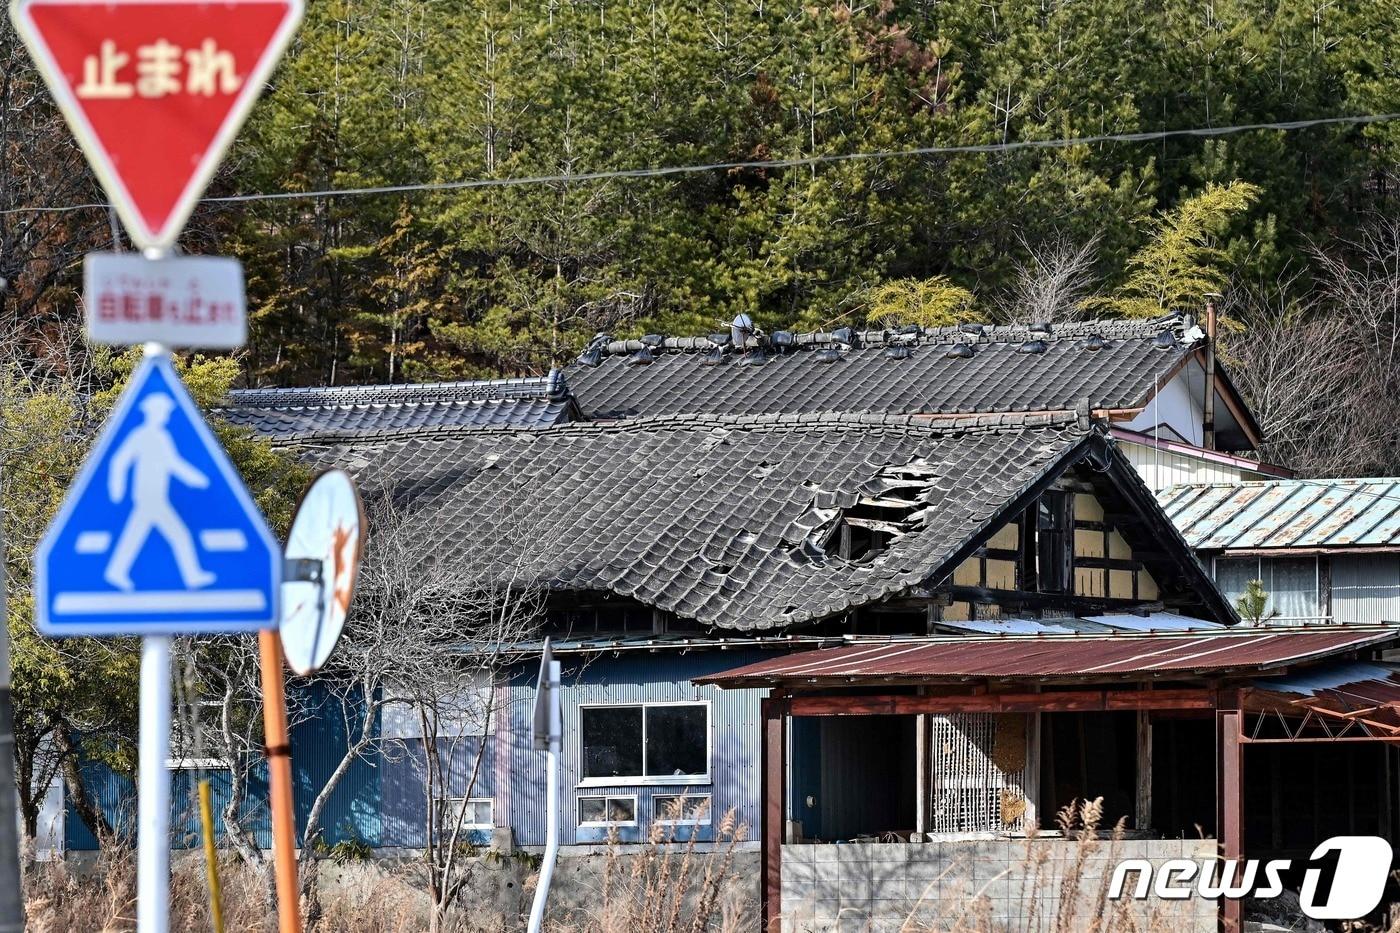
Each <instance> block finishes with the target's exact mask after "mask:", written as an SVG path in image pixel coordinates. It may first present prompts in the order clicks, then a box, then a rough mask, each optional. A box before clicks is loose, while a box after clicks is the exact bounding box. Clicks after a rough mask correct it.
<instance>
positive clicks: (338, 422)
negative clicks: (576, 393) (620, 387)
mask: <svg viewBox="0 0 1400 933" xmlns="http://www.w3.org/2000/svg"><path fill="white" fill-rule="evenodd" d="M571 406H572V403H571V401H570V399H569V394H568V387H567V386H566V385H565V383H564V377H563V374H562V373H560V372H558V371H557V370H556V371H555V372H553V373H551V374H550V375H548V376H539V377H533V378H528V379H491V380H479V381H473V382H437V383H420V384H415V385H370V386H337V387H334V388H311V389H235V390H234V391H232V392H230V393H229V402H228V405H227V406H226V407H224V408H221V409H218V410H217V413H218V414H219V415H221V416H222V417H223V418H224V419H225V420H227V421H229V422H231V423H233V424H237V425H243V426H246V427H249V428H252V429H253V431H255V432H256V433H258V434H261V435H263V436H265V437H272V438H277V439H281V440H299V439H305V438H310V437H315V436H318V435H322V434H333V435H350V434H378V433H384V432H393V431H402V430H414V429H420V428H437V427H507V426H510V427H524V428H543V427H548V426H550V425H554V424H559V423H561V422H564V421H568V420H570V414H571V411H572V408H571Z"/></svg>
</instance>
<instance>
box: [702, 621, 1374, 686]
mask: <svg viewBox="0 0 1400 933" xmlns="http://www.w3.org/2000/svg"><path fill="white" fill-rule="evenodd" d="M1396 639H1400V627H1396V626H1373V625H1368V626H1338V625H1332V626H1327V627H1325V628H1316V629H1284V628H1257V629H1248V630H1243V631H1241V630H1239V629H1236V630H1232V631H1222V632H1209V633H1201V632H1187V633H1177V634H1149V635H1137V634H1115V635H1036V636H1024V635H1003V636H998V637H992V638H973V637H966V636H963V637H959V636H952V637H935V638H920V639H910V640H908V641H897V642H890V643H888V644H882V645H873V646H868V645H860V646H853V647H848V648H825V649H819V650H816V651H805V652H799V653H795V654H788V655H784V656H783V657H780V658H773V659H771V660H766V661H761V662H758V663H756V664H750V665H746V666H744V667H739V668H735V669H734V670H730V671H724V672H721V673H718V674H712V675H710V676H708V677H704V678H700V679H698V680H697V681H696V682H697V683H716V684H719V685H721V686H724V687H753V686H764V685H778V684H786V685H793V686H797V685H804V684H808V685H809V684H823V685H827V686H836V685H848V684H852V685H854V684H862V683H864V684H873V683H887V682H891V681H902V682H933V681H959V680H975V679H983V678H985V679H990V680H1011V679H1018V678H1020V679H1036V680H1039V679H1059V680H1094V679H1097V678H1103V679H1106V680H1116V679H1120V678H1124V677H1143V678H1150V677H1156V676H1159V675H1164V674H1176V675H1190V674H1208V675H1219V674H1223V673H1227V672H1237V671H1248V672H1259V671H1261V670H1268V669H1271V668H1279V667H1283V666H1286V665H1290V664H1297V663H1300V662H1307V661H1316V660H1319V659H1322V658H1328V657H1334V656H1336V655H1340V654H1344V653H1346V652H1348V651H1351V650H1354V649H1357V648H1364V647H1368V646H1372V645H1378V644H1381V643H1384V642H1388V641H1394V640H1396Z"/></svg>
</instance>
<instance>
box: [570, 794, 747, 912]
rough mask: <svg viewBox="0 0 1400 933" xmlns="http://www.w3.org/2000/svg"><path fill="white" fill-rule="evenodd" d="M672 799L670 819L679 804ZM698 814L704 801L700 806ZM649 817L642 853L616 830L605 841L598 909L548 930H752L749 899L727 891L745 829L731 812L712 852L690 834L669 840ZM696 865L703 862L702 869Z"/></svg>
mask: <svg viewBox="0 0 1400 933" xmlns="http://www.w3.org/2000/svg"><path fill="white" fill-rule="evenodd" d="M683 806H684V803H683V800H682V799H680V798H678V799H677V800H676V801H675V803H674V805H673V809H674V812H673V813H670V814H669V819H671V820H678V819H679V818H680V817H681V811H682V809H683ZM700 812H702V813H703V812H704V811H703V805H702V810H701V811H700ZM669 830H671V827H667V826H664V825H663V824H661V823H656V822H654V823H653V824H652V826H651V830H650V833H649V835H648V837H647V840H646V845H645V846H644V847H643V848H642V850H641V851H639V852H636V853H633V854H630V855H626V854H622V849H621V847H620V846H619V845H618V844H617V837H616V831H614V832H613V834H612V836H611V837H610V839H609V846H608V853H607V855H606V856H604V858H605V860H606V861H605V863H604V866H603V885H602V890H601V891H600V892H599V898H598V905H597V906H596V907H593V908H590V909H586V910H578V911H574V912H573V915H572V916H570V917H568V918H567V919H566V920H564V921H561V922H555V923H552V924H550V925H549V929H550V933H711V931H717V933H738V931H740V930H753V929H757V928H758V918H757V916H756V914H755V912H754V907H755V905H754V904H753V903H752V898H742V897H736V896H726V892H727V891H728V890H729V882H730V880H731V875H732V872H733V868H734V856H735V853H736V852H737V851H738V847H739V844H740V843H741V842H743V841H744V839H745V837H746V835H747V827H746V826H745V825H744V824H742V823H740V822H739V821H738V818H737V817H736V815H735V813H734V811H733V810H730V811H729V812H727V813H725V814H724V816H723V818H721V819H720V820H719V821H718V823H717V824H716V826H715V833H714V836H715V840H716V844H715V851H714V852H713V853H707V854H705V855H703V856H702V855H701V854H700V853H699V852H697V849H696V839H695V837H694V835H692V836H691V837H690V838H689V839H688V840H686V841H684V842H677V841H676V840H675V839H674V832H673V831H670V832H668V831H669ZM699 862H703V863H704V868H703V870H701V868H700V866H699Z"/></svg>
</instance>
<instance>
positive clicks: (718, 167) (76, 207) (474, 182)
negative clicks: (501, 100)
mask: <svg viewBox="0 0 1400 933" xmlns="http://www.w3.org/2000/svg"><path fill="white" fill-rule="evenodd" d="M1392 120H1400V113H1374V114H1361V115H1357V116H1342V117H1317V118H1314V119H1310V120H1284V121H1279V122H1275V123H1241V124H1237V125H1234V126H1201V127H1192V128H1190V129H1180V130H1148V131H1143V132H1140V133H1105V134H1101V135H1098V136H1077V137H1073V138H1067V139H1025V140H1015V141H1008V142H1000V143H975V144H971V145H962V146H920V147H918V148H914V149H889V150H880V151H874V152H845V153H831V154H826V155H811V156H794V157H793V158H790V159H754V160H750V161H734V162H705V163H698V164H693V165H665V166H650V167H645V168H630V169H609V170H606V171H598V172H580V173H577V174H554V175H527V176H520V177H514V178H467V179H461V180H459V181H443V182H420V183H414V184H405V185H375V186H369V187H362V188H326V189H323V190H320V191H269V192H261V193H254V194H232V195H225V196H223V197H212V198H204V199H203V200H202V201H201V202H200V203H201V204H236V203H244V202H249V201H293V200H299V199H303V198H344V197H364V196H370V195H380V194H410V193H416V192H435V191H462V190H466V189H470V188H512V187H518V186H522V185H558V184H584V183H587V182H595V181H610V180H612V179H622V178H660V177H664V176H667V175H688V174H695V173H698V172H714V171H733V170H743V169H769V168H801V167H804V166H813V165H824V164H827V163H834V162H856V161H872V160H883V159H903V158H912V157H917V156H938V155H959V154H975V153H998V152H1015V151H1018V150H1022V149H1068V148H1070V147H1072V146H1091V145H1096V144H1100V143H1141V142H1157V141H1160V140H1164V139H1173V138H1177V137H1199V138H1211V137H1219V136H1233V135H1236V134H1238V133H1252V132H1259V131H1266V130H1278V131H1284V132H1289V131H1294V130H1304V129H1309V128H1311V127H1315V126H1358V125H1366V124H1371V123H1388V122H1390V121H1392ZM106 207H107V204H106V203H105V202H93V203H89V204H66V205H55V206H42V207H14V208H9V209H8V210H3V211H0V215H3V214H21V213H57V212H63V211H80V210H91V209H96V208H103V209H105V208H106Z"/></svg>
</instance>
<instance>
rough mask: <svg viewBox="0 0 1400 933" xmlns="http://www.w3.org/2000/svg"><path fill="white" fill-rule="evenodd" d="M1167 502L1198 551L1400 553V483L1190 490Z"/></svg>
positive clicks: (1178, 490) (1277, 483) (1173, 492)
mask: <svg viewBox="0 0 1400 933" xmlns="http://www.w3.org/2000/svg"><path fill="white" fill-rule="evenodd" d="M1160 498H1161V501H1162V507H1163V508H1164V509H1166V511H1167V514H1168V515H1170V516H1171V519H1172V522H1173V523H1174V524H1175V525H1176V527H1177V529H1178V530H1179V531H1180V532H1181V534H1182V536H1183V537H1185V538H1186V540H1187V542H1188V543H1189V544H1190V545H1191V547H1193V548H1195V549H1197V550H1202V551H1258V550H1269V549H1279V550H1287V549H1301V548H1312V549H1342V548H1346V549H1351V548H1368V547H1395V546H1400V478H1390V479H1320V480H1272V481H1268V482H1256V483H1206V484H1184V485H1181V486H1173V487H1171V488H1170V489H1168V490H1166V491H1164V492H1163V493H1162V494H1161V496H1160Z"/></svg>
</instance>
